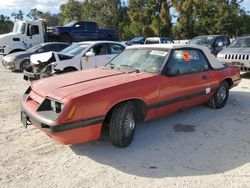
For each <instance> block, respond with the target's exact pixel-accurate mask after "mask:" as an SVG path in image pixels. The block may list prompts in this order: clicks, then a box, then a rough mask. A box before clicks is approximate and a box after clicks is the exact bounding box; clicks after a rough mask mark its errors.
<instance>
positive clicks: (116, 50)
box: [109, 44, 125, 54]
mask: <svg viewBox="0 0 250 188" xmlns="http://www.w3.org/2000/svg"><path fill="white" fill-rule="evenodd" d="M109 47H110V54H120V53H121V52H122V51H123V50H124V49H125V47H124V46H122V45H119V44H109Z"/></svg>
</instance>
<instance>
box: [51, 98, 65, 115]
mask: <svg viewBox="0 0 250 188" xmlns="http://www.w3.org/2000/svg"><path fill="white" fill-rule="evenodd" d="M50 107H51V109H52V110H53V111H54V112H56V113H60V112H61V111H62V109H63V107H64V105H63V104H62V103H60V102H57V101H53V100H51V101H50Z"/></svg>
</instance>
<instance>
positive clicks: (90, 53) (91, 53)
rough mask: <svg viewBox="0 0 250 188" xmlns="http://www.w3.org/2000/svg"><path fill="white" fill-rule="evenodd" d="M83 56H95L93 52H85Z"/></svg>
mask: <svg viewBox="0 0 250 188" xmlns="http://www.w3.org/2000/svg"><path fill="white" fill-rule="evenodd" d="M85 56H86V57H93V56H95V53H94V52H91V51H90V52H87V53H86V54H85Z"/></svg>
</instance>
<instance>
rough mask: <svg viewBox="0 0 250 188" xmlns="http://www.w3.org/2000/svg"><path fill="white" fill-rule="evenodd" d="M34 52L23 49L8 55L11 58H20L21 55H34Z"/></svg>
mask: <svg viewBox="0 0 250 188" xmlns="http://www.w3.org/2000/svg"><path fill="white" fill-rule="evenodd" d="M32 54H33V53H32V52H27V51H22V52H16V53H12V54H9V55H7V56H8V57H9V58H19V57H21V58H22V57H29V56H30V55H32Z"/></svg>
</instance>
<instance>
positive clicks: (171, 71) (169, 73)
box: [165, 68, 180, 76]
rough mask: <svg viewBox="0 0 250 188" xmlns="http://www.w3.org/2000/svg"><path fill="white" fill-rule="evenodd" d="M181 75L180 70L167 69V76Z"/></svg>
mask: <svg viewBox="0 0 250 188" xmlns="http://www.w3.org/2000/svg"><path fill="white" fill-rule="evenodd" d="M179 74H180V70H179V69H171V68H167V71H166V73H165V75H166V76H178V75H179Z"/></svg>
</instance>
